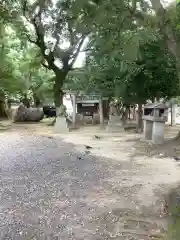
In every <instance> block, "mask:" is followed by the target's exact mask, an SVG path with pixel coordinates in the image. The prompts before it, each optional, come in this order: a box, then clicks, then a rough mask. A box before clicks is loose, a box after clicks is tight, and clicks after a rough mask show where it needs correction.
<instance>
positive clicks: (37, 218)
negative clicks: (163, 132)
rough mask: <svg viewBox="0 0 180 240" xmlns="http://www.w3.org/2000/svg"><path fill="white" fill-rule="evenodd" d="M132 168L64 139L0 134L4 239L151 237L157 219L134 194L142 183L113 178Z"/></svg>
mask: <svg viewBox="0 0 180 240" xmlns="http://www.w3.org/2000/svg"><path fill="white" fill-rule="evenodd" d="M132 168H133V165H132V163H131V162H124V163H119V162H118V164H117V165H113V164H112V165H111V161H106V160H105V159H102V158H98V157H94V156H91V154H84V153H80V152H77V150H76V149H75V148H74V147H73V145H71V144H67V143H65V142H63V141H62V140H61V139H60V138H54V137H53V138H51V137H47V136H46V137H43V136H33V135H28V134H27V133H24V134H20V133H5V134H3V135H0V184H1V191H0V240H1V239H2V240H5V239H12V240H30V239H32V240H51V239H52V240H59V239H60V240H61V239H63V240H67V239H73V240H105V239H115V240H117V239H118V240H125V239H131V240H132V239H133V240H139V239H149V238H147V232H148V231H149V230H150V229H152V228H153V229H154V228H156V226H154V219H152V220H151V221H149V220H148V221H146V220H143V219H144V215H142V214H141V216H140V210H139V209H138V210H136V204H135V202H132V199H131V198H132V197H133V196H134V195H133V194H134V193H135V192H137V191H138V190H139V189H140V188H141V185H138V186H136V185H135V186H133V187H131V188H129V187H123V186H121V183H117V182H115V181H116V180H114V179H115V172H117V171H118V172H120V171H121V170H122V169H123V170H125V169H127V171H122V174H124V177H125V178H122V181H124V180H125V179H126V176H128V175H131V174H132V172H131V170H132ZM108 180H110V181H108ZM114 184H115V185H116V187H115V185H114ZM123 203H124V205H123ZM134 209H135V210H134ZM145 210H146V209H144V210H143V214H144V213H145ZM133 211H135V212H133ZM150 212H152V210H150ZM138 215H139V217H141V218H142V217H143V219H141V220H139V219H137V218H134V216H138ZM147 215H148V216H149V211H148V212H147ZM129 217H130V219H129V220H128V219H126V221H125V220H124V219H125V218H129ZM133 218H134V219H133ZM137 227H138V230H137ZM138 231H140V232H138Z"/></svg>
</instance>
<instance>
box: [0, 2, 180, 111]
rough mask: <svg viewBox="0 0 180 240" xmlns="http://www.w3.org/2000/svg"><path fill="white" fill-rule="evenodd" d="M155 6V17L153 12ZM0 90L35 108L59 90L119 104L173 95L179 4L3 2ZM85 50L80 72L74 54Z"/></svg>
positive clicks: (175, 91)
mask: <svg viewBox="0 0 180 240" xmlns="http://www.w3.org/2000/svg"><path fill="white" fill-rule="evenodd" d="M153 11H154V13H155V14H152V12H153ZM0 15H1V19H2V21H1V22H2V23H1V42H0V44H1V56H2V57H1V64H0V87H1V89H2V91H3V93H4V95H8V96H9V97H14V98H18V99H22V100H23V101H24V102H26V103H27V104H28V100H31V101H32V102H33V103H34V104H35V105H36V106H37V105H39V104H40V103H42V102H45V100H46V101H47V100H48V101H51V102H52V100H54V102H55V105H56V107H58V108H59V107H60V106H61V105H62V97H63V89H72V90H77V91H80V90H83V91H86V92H91V93H92V92H94V93H99V94H101V95H102V96H108V97H109V98H110V99H112V98H116V99H118V100H119V101H121V103H122V104H124V105H127V106H128V105H130V104H139V105H142V104H144V103H145V102H146V101H147V100H149V99H151V100H154V99H155V98H156V99H159V98H166V99H169V98H171V97H175V96H177V95H179V79H178V78H179V57H178V53H177V52H178V51H179V50H178V49H177V46H178V44H179V42H178V39H179V9H178V8H177V9H176V11H175V8H174V6H169V7H166V8H164V7H163V5H162V4H161V3H160V1H154V0H151V4H150V3H149V2H146V1H141V0H131V1H126V0H123V1H118V0H113V1H111V2H110V1H100V0H99V1H97V0H96V1H95V0H93V1H86V2H84V1H82V0H76V1H70V0H64V1H60V0H57V1H50V0H49V1H48V0H47V1H41V0H36V1H14V2H13V1H11V4H10V1H9V2H8V1H6V4H5V3H4V4H3V5H2V8H1V12H0ZM82 51H85V52H86V61H85V64H84V66H82V67H81V69H75V65H74V64H75V62H76V60H77V58H78V56H79V54H80V53H81V52H82Z"/></svg>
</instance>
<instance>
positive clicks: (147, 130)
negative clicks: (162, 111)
mask: <svg viewBox="0 0 180 240" xmlns="http://www.w3.org/2000/svg"><path fill="white" fill-rule="evenodd" d="M152 128H153V122H152V121H148V120H144V139H146V140H152Z"/></svg>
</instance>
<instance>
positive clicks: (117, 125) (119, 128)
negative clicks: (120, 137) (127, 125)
mask: <svg viewBox="0 0 180 240" xmlns="http://www.w3.org/2000/svg"><path fill="white" fill-rule="evenodd" d="M106 130H107V131H108V132H124V131H125V130H124V126H123V123H122V121H120V120H119V121H118V122H117V121H115V122H114V121H112V120H110V121H109V122H108V125H107V128H106Z"/></svg>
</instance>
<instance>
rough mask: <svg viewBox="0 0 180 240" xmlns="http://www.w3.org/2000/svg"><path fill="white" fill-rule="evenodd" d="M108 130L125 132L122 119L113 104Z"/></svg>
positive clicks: (111, 105)
mask: <svg viewBox="0 0 180 240" xmlns="http://www.w3.org/2000/svg"><path fill="white" fill-rule="evenodd" d="M107 130H108V131H111V132H112V131H115V132H117V131H124V128H123V123H122V119H121V117H120V116H119V115H118V113H117V109H116V106H115V105H114V104H113V103H111V104H110V110H109V121H108V126H107Z"/></svg>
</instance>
